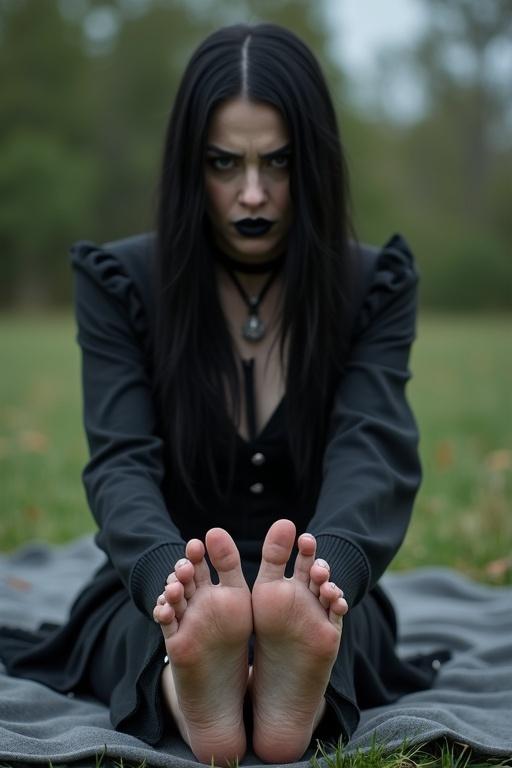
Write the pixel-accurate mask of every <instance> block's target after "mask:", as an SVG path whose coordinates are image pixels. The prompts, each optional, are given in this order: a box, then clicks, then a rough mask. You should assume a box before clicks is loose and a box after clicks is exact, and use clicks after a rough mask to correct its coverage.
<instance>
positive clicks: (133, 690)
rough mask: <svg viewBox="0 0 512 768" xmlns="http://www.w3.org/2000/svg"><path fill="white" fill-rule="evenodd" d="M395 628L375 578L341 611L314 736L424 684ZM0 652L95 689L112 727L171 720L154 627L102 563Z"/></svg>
mask: <svg viewBox="0 0 512 768" xmlns="http://www.w3.org/2000/svg"><path fill="white" fill-rule="evenodd" d="M251 565H252V564H249V567H248V569H246V575H247V576H248V579H249V581H250V582H252V580H253V579H252V576H253V574H252V573H250V571H252V570H253V568H251ZM247 570H249V573H247ZM396 634H397V630H396V621H395V614H394V610H393V607H392V605H391V603H390V601H389V600H388V598H387V596H386V594H385V593H384V591H383V590H382V588H381V587H380V586H377V587H376V588H374V589H373V590H372V591H371V592H369V593H368V594H367V595H366V596H365V597H364V598H363V600H362V601H361V602H360V603H359V604H357V605H356V606H355V607H354V608H353V609H351V610H350V611H349V613H348V614H347V615H346V616H345V617H344V622H343V635H342V640H341V645H340V650H339V653H338V657H337V659H336V662H335V665H334V667H333V671H332V674H331V678H330V682H329V685H328V688H327V691H326V701H327V705H328V706H327V712H326V716H325V718H324V720H323V721H322V723H321V725H320V726H319V729H318V731H317V732H316V733H315V737H316V738H321V739H325V740H338V739H339V738H340V737H341V738H342V739H344V740H347V739H348V738H350V736H351V735H352V733H353V732H354V730H355V728H356V727H357V724H358V722H359V717H360V711H361V710H362V709H366V708H369V707H375V706H379V705H382V704H388V703H391V702H393V701H396V699H397V698H399V697H400V696H402V695H404V694H406V693H410V692H412V691H415V690H420V689H424V688H427V687H430V685H431V684H432V681H433V677H434V674H435V672H434V670H433V668H432V664H431V663H429V660H430V658H422V659H416V660H414V661H405V660H402V659H400V658H399V657H398V656H397V654H396V648H395V646H396V639H397V638H396ZM0 657H2V659H3V660H4V661H5V663H6V666H7V670H8V672H9V673H10V674H11V675H15V676H19V677H24V678H30V679H33V680H36V681H38V682H40V683H43V684H45V685H47V686H49V687H50V688H53V689H54V690H57V691H60V692H62V693H69V692H74V693H75V694H76V695H80V694H86V695H93V696H95V697H97V698H98V699H99V700H100V701H102V702H103V703H105V704H106V705H107V706H108V707H109V708H110V718H111V722H112V725H113V727H114V728H116V729H117V730H119V731H123V732H126V733H129V734H131V735H133V736H136V737H138V738H140V739H142V740H143V741H145V742H147V743H149V744H153V745H156V744H158V742H160V741H161V740H162V739H163V738H164V736H165V735H166V732H167V731H168V729H169V728H170V727H171V726H170V724H169V721H170V718H169V714H168V713H167V712H166V710H165V705H164V702H163V700H162V696H161V688H160V678H161V674H162V670H163V668H164V664H165V662H164V658H165V646H164V641H163V636H162V631H161V629H160V627H159V626H158V624H156V623H155V622H154V621H152V620H151V619H149V618H148V617H146V616H145V615H144V614H142V613H141V612H140V611H139V610H138V609H137V608H136V607H135V605H134V604H133V602H132V601H131V599H130V597H129V595H128V592H127V591H126V589H125V588H124V586H123V585H122V584H121V582H120V581H119V578H118V576H117V574H116V573H115V571H114V570H113V568H112V566H111V565H110V564H108V563H107V564H106V565H104V566H103V567H102V568H101V569H100V570H99V571H98V573H97V574H96V576H95V577H94V578H93V580H92V582H91V583H90V584H89V585H88V586H87V587H85V588H84V590H83V591H82V592H81V594H80V595H79V597H78V598H77V600H76V601H75V603H74V605H73V607H72V609H71V613H70V617H69V620H68V621H67V623H66V624H65V625H63V626H62V627H55V626H49V625H45V626H43V627H41V629H40V630H39V632H35V633H34V632H27V631H24V630H16V629H9V628H3V629H0Z"/></svg>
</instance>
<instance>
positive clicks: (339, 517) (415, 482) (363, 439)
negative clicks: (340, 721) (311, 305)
mask: <svg viewBox="0 0 512 768" xmlns="http://www.w3.org/2000/svg"><path fill="white" fill-rule="evenodd" d="M417 281H418V274H417V271H416V269H415V266H414V260H413V257H412V254H411V252H410V251H409V249H408V247H407V245H406V243H405V241H404V240H403V239H402V238H401V237H399V236H394V237H393V238H392V239H391V240H390V241H389V243H388V244H387V245H386V246H384V248H383V249H382V250H381V252H380V253H379V255H378V257H377V260H376V266H375V272H374V276H373V280H372V282H371V285H370V288H369V291H368V293H367V295H366V298H365V300H364V303H363V306H362V308H361V311H360V314H359V317H358V318H357V320H356V329H355V332H354V338H353V343H352V347H351V352H350V356H349V360H348V364H347V367H346V369H345V373H344V375H343V377H342V380H341V383H340V386H339V388H338V391H337V393H336V397H335V402H334V407H333V412H332V417H331V425H330V437H329V440H328V443H327V447H326V451H325V456H324V467H323V471H324V476H323V482H322V487H321V491H320V495H319V500H318V504H317V508H316V510H315V514H314V516H313V518H312V519H311V521H310V525H309V526H308V531H310V532H311V533H313V534H315V536H316V537H317V541H318V549H317V552H318V556H319V557H323V558H324V559H325V560H327V561H328V562H329V563H330V566H331V579H332V580H333V581H335V582H336V583H337V584H338V586H340V587H341V588H342V589H343V591H344V592H345V596H346V598H347V601H348V604H349V606H353V605H355V604H356V603H357V602H358V601H359V600H360V599H361V598H362V597H363V595H364V594H365V593H366V591H367V590H368V589H371V588H372V587H373V586H374V585H375V584H376V582H377V581H378V579H379V578H380V576H381V575H382V573H383V572H384V570H385V569H386V567H387V566H388V564H389V563H390V561H391V560H392V558H393V557H394V555H395V554H396V552H397V550H398V548H399V546H400V544H401V543H402V540H403V538H404V536H405V532H406V530H407V526H408V523H409V519H410V515H411V511H412V506H413V502H414V498H415V495H416V492H417V490H418V488H419V485H420V481H421V466H420V461H419V456H418V432H417V428H416V423H415V420H414V416H413V414H412V412H411V409H410V407H409V405H408V403H407V399H406V394H405V386H406V383H407V381H408V380H409V378H410V373H409V370H408V362H409V352H410V348H411V344H412V342H413V340H414V338H415V322H416V294H417V290H416V289H417Z"/></svg>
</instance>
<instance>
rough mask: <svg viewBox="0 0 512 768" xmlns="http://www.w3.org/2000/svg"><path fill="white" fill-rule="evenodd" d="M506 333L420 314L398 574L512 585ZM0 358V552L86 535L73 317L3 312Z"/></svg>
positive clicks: (395, 757)
mask: <svg viewBox="0 0 512 768" xmlns="http://www.w3.org/2000/svg"><path fill="white" fill-rule="evenodd" d="M511 329H512V318H511V317H510V316H503V317H495V316H477V315H474V316H465V317H462V316H455V317H440V316H422V317H421V318H420V322H419V330H418V341H417V343H416V345H415V348H414V353H413V358H412V362H411V367H412V370H413V373H414V378H413V380H412V381H411V383H410V385H409V397H410V401H411V404H412V406H413V410H414V412H415V414H416V417H417V420H418V422H419V426H420V433H421V444H420V448H421V456H422V462H423V467H424V481H423V485H422V488H421V491H420V494H419V496H418V500H417V503H416V506H415V513H414V516H413V521H412V524H411V527H410V530H409V533H408V535H407V538H406V540H405V542H404V546H403V548H402V550H401V551H400V553H399V555H398V556H397V558H396V560H395V562H394V564H393V567H395V568H400V569H403V568H410V567H416V566H422V565H432V564H440V565H447V566H450V567H456V568H458V569H460V570H462V571H464V572H466V573H468V574H469V575H471V576H473V577H476V578H478V579H481V580H485V581H490V582H493V583H500V584H503V583H512V559H511V552H512V547H511V543H512V515H511V514H510V512H511V510H512V354H511V336H512V334H511ZM0 359H1V361H2V375H1V377H0V488H1V489H2V501H1V506H0V550H3V551H6V550H10V549H13V548H15V547H17V546H19V545H21V544H22V543H23V542H25V541H27V540H30V539H34V538H39V539H46V540H49V541H51V542H55V543H57V542H64V541H66V540H69V539H70V538H73V537H75V536H78V535H80V534H83V533H86V532H89V531H92V530H94V527H95V526H94V523H93V521H92V518H91V516H90V513H89V512H88V510H87V506H86V503H85V499H84V494H83V490H82V486H81V481H80V472H81V469H82V466H83V464H84V462H85V460H86V446H85V440H84V437H83V433H82V426H81V412H80V411H81V406H80V383H79V356H78V350H77V348H76V345H75V342H74V324H73V321H72V319H71V317H70V316H69V315H62V316H59V315H54V316H50V317H37V318H31V317H24V318H20V317H15V316H3V317H2V316H0ZM320 757H321V753H318V756H317V762H318V759H319V758H320ZM317 762H315V760H313V761H312V768H317ZM326 764H327V768H363V766H365V767H366V766H370V768H415V767H416V766H422V767H423V766H424V767H425V768H426V767H427V766H428V767H429V768H466V766H469V765H472V766H487V767H490V766H493V765H495V766H500V765H501V766H512V762H511V761H510V760H509V761H506V762H503V761H499V760H496V761H491V760H487V761H485V762H482V761H481V760H479V759H478V757H477V756H473V755H471V752H470V750H469V749H468V748H467V747H465V746H464V745H450V744H446V743H445V744H441V745H438V746H437V747H430V748H429V750H427V748H413V749H406V748H405V747H404V749H402V750H398V751H395V752H393V753H392V754H391V755H386V750H385V747H383V746H380V747H378V746H376V747H375V748H374V750H372V751H371V752H370V753H366V754H364V755H363V754H359V755H356V756H350V755H346V754H345V753H344V751H343V749H337V750H336V752H335V753H334V756H333V757H329V759H328V760H327V763H326ZM114 765H116V764H115V763H114ZM117 765H122V761H121V762H120V763H119V762H118V763H117Z"/></svg>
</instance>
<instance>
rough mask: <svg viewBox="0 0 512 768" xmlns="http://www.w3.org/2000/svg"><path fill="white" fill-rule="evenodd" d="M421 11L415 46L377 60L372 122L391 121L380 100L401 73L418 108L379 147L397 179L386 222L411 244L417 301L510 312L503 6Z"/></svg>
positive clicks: (510, 107)
mask: <svg viewBox="0 0 512 768" xmlns="http://www.w3.org/2000/svg"><path fill="white" fill-rule="evenodd" d="M422 3H423V5H424V7H425V11H426V13H427V19H428V24H427V26H426V28H425V31H424V33H423V35H422V36H421V38H420V40H419V41H418V44H417V45H416V46H414V47H409V48H408V49H407V50H397V49H395V50H387V51H385V53H384V55H383V56H382V59H381V62H380V63H381V69H380V78H381V93H382V94H383V96H382V98H381V104H380V112H379V114H380V117H381V119H382V120H384V121H386V122H387V123H388V124H389V123H390V122H393V119H394V116H393V115H392V114H391V113H390V112H389V111H387V110H386V104H385V99H386V94H387V93H389V90H390V89H391V88H393V87H394V83H395V82H399V81H398V80H397V79H396V75H397V73H400V72H402V71H403V70H404V69H408V70H409V71H410V72H413V73H415V76H416V78H417V82H418V88H423V91H424V101H425V104H426V107H427V110H426V114H425V115H423V116H422V117H421V119H419V120H418V121H417V122H415V123H413V124H412V125H410V126H408V125H405V126H404V125H396V126H395V130H394V141H391V143H390V144H389V145H388V150H389V155H390V156H391V157H393V159H394V160H395V162H396V169H397V173H396V174H395V175H394V177H392V185H391V186H390V191H391V190H394V194H392V195H391V196H390V203H389V208H388V216H387V218H389V219H393V218H395V220H398V217H400V219H399V220H401V221H404V220H405V221H406V222H407V224H406V226H407V229H408V230H409V231H410V232H411V234H412V238H413V240H414V241H415V242H417V243H419V245H420V248H419V251H420V261H421V263H422V266H423V272H424V278H425V279H424V281H423V289H422V295H423V300H424V303H426V304H429V305H432V306H442V307H445V308H450V309H453V308H478V307H482V308H484V307H487V308H498V307H502V308H505V307H509V308H510V307H511V306H512V292H511V291H510V285H511V284H512V263H511V261H510V257H509V248H510V242H512V218H511V217H510V215H508V214H507V213H506V212H505V211H508V210H509V208H510V204H509V201H508V198H509V196H510V179H511V178H512V87H511V86H512V5H511V4H510V1H509V0H487V2H486V3H481V2H479V1H478V0H452V2H450V3H445V2H443V0H422ZM507 180H508V181H507ZM507 187H508V190H507ZM393 207H394V208H395V213H394V214H393Z"/></svg>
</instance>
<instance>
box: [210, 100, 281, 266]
mask: <svg viewBox="0 0 512 768" xmlns="http://www.w3.org/2000/svg"><path fill="white" fill-rule="evenodd" d="M205 163H206V165H205V187H206V200H207V213H208V216H209V219H210V222H211V224H212V228H213V232H214V237H215V240H216V243H217V245H218V246H219V247H220V248H221V249H222V250H223V251H224V252H225V253H227V254H228V255H229V256H232V257H233V258H236V259H240V260H243V261H247V262H257V261H265V260H267V259H270V258H273V257H274V256H277V255H279V254H280V253H281V252H282V251H283V249H284V248H285V246H286V239H287V235H288V231H289V228H290V223H291V217H292V205H291V200H290V183H289V179H290V164H291V155H290V137H289V134H288V129H287V126H286V124H285V122H284V120H283V118H282V116H281V113H280V112H279V111H278V110H277V109H275V108H274V107H272V106H271V105H269V104H265V103H263V102H251V101H247V100H246V99H242V98H237V99H233V100H231V101H227V102H225V103H223V104H221V105H220V106H219V107H217V109H216V110H215V111H214V112H213V114H212V117H211V120H210V124H209V130H208V140H207V152H206V159H205Z"/></svg>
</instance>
